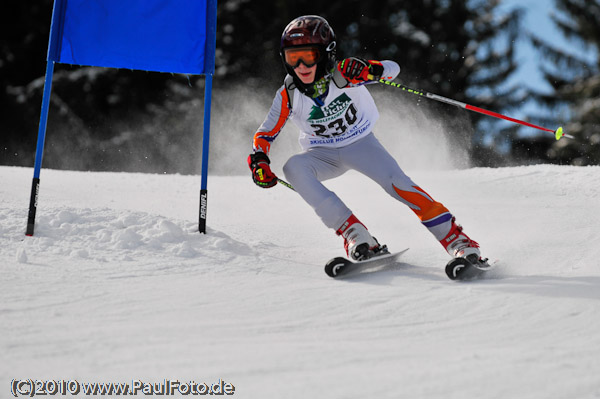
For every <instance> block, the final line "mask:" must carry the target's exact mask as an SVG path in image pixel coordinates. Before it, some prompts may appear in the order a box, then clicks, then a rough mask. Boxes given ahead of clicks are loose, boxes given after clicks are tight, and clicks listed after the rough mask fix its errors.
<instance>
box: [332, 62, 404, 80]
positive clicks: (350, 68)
mask: <svg viewBox="0 0 600 399" xmlns="http://www.w3.org/2000/svg"><path fill="white" fill-rule="evenodd" d="M399 73H400V66H399V65H398V63H396V62H394V61H389V60H385V61H376V60H365V59H363V58H358V57H350V58H346V59H344V60H342V61H340V62H338V64H337V67H336V69H335V71H334V76H333V80H334V82H335V84H336V85H337V86H338V87H347V86H350V87H352V86H361V85H363V84H366V83H370V82H376V81H378V80H379V79H385V80H393V79H394V78H395V77H396V76H398V74H399Z"/></svg>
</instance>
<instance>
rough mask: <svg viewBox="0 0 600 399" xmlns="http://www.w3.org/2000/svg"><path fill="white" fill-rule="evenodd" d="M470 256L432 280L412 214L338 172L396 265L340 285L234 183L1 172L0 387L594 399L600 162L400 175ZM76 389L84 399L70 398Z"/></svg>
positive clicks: (304, 240)
mask: <svg viewBox="0 0 600 399" xmlns="http://www.w3.org/2000/svg"><path fill="white" fill-rule="evenodd" d="M410 175H411V177H412V178H413V179H414V180H415V181H416V182H418V183H419V184H420V185H421V186H422V187H423V188H424V189H425V190H427V191H428V192H429V193H430V194H431V195H432V196H434V198H436V199H438V200H439V201H441V202H443V203H444V204H445V205H446V206H447V207H448V208H449V209H450V210H451V211H452V212H453V213H454V214H455V215H456V216H457V218H458V221H459V222H460V223H461V224H462V225H463V226H464V227H465V231H466V232H467V233H468V234H469V235H470V236H471V237H472V238H474V239H475V240H477V241H478V242H479V243H480V244H481V247H482V250H483V254H484V255H485V256H488V257H490V258H491V259H499V263H498V264H499V266H498V268H497V269H496V270H495V271H493V272H492V274H491V275H490V278H489V279H487V280H482V281H475V282H469V283H457V282H452V281H450V280H448V279H447V278H446V276H445V274H444V265H445V263H446V262H447V260H448V258H447V255H446V254H445V252H444V251H443V249H442V248H441V246H440V245H439V244H438V243H437V242H436V241H435V240H434V239H433V238H432V237H431V236H430V235H429V233H428V232H427V231H426V230H425V229H424V228H423V227H422V226H421V225H420V223H419V222H418V219H417V218H416V217H415V216H414V214H413V213H412V212H411V211H410V210H409V209H408V208H406V207H404V206H403V205H402V204H400V203H398V202H396V201H394V200H393V199H391V198H390V197H388V196H387V195H386V194H385V193H384V192H383V191H382V190H381V189H380V188H379V187H377V186H375V185H374V183H372V182H370V181H369V180H367V179H365V178H363V177H362V176H359V175H356V174H353V173H349V174H347V175H345V176H343V177H341V178H338V179H336V180H333V181H331V182H330V183H328V186H329V187H330V188H332V189H333V190H335V191H336V192H337V193H338V194H339V195H340V196H341V197H342V198H343V199H345V201H346V202H347V204H348V205H349V206H350V207H351V208H352V209H353V210H354V211H355V213H356V214H357V216H358V217H359V218H360V219H361V220H362V221H363V222H364V223H365V224H366V225H367V226H368V227H369V229H370V231H371V232H372V233H373V234H374V235H375V236H376V237H377V238H378V239H379V241H380V242H383V243H386V244H388V246H389V247H390V248H391V249H392V250H399V249H403V248H405V247H410V250H409V251H408V252H407V253H406V254H405V255H404V256H403V257H402V258H401V263H398V264H396V265H394V266H392V267H388V268H385V269H383V270H378V271H376V272H371V273H365V274H361V275H359V276H356V277H354V278H351V279H347V280H343V281H338V280H333V279H330V278H329V277H327V276H326V275H325V274H324V273H323V265H324V263H325V261H327V260H328V259H329V258H330V257H333V256H338V255H341V254H342V251H343V248H342V242H341V239H340V238H339V237H336V236H335V234H333V233H332V232H331V231H329V230H327V229H326V228H325V227H323V226H322V225H321V222H320V221H319V220H318V218H317V217H316V216H315V215H314V214H313V213H312V211H311V210H310V209H309V208H308V206H307V205H306V204H305V203H304V202H303V201H301V199H300V198H299V197H298V196H297V194H296V193H294V192H292V191H291V190H288V189H286V188H284V187H281V186H280V187H275V188H273V189H271V190H261V189H259V188H258V187H256V186H254V185H253V183H252V181H251V179H250V178H249V177H248V176H240V177H220V176H211V177H210V178H209V202H208V224H209V233H208V234H207V235H200V234H198V233H197V219H198V191H199V178H198V177H197V176H179V175H147V174H125V173H82V172H69V171H55V170H44V171H43V172H42V184H41V191H40V199H39V210H38V217H37V224H36V232H35V236H34V237H25V236H24V231H25V224H26V219H27V207H28V202H29V191H30V186H31V177H32V170H31V169H28V168H13V167H0V264H1V265H2V270H1V272H2V278H1V279H0V281H1V282H0V284H1V285H0V337H1V338H0V345H1V347H0V350H1V353H2V361H0V377H1V379H0V397H9V391H10V381H11V380H12V379H14V378H31V379H55V380H60V379H65V380H71V379H75V380H78V381H79V382H94V381H97V382H125V383H127V382H131V381H132V380H138V379H139V380H142V381H144V382H161V381H163V380H164V379H178V380H180V381H188V380H193V381H195V382H207V383H212V382H215V381H218V380H219V379H222V380H224V381H226V382H228V383H231V384H233V385H234V386H235V394H234V397H239V398H445V399H449V398H478V399H479V398H520V399H528V398H536V399H551V398H565V399H566V398H578V399H583V398H600V377H599V376H600V167H586V168H577V167H560V166H529V167H515V168H501V169H466V170H454V171H444V172H439V171H436V172H414V173H410ZM80 396H81V397H83V394H80Z"/></svg>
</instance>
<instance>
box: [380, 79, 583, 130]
mask: <svg viewBox="0 0 600 399" xmlns="http://www.w3.org/2000/svg"><path fill="white" fill-rule="evenodd" d="M372 77H373V76H372V75H369V78H370V79H372ZM377 82H379V83H383V84H386V85H388V86H392V87H396V88H399V89H402V90H403V91H407V92H409V93H412V94H417V95H419V96H424V97H427V98H430V99H432V100H435V101H439V102H443V103H446V104H450V105H454V106H456V107H459V108H464V109H468V110H469V111H474V112H478V113H480V114H484V115H488V116H493V117H494V118H499V119H505V120H507V121H510V122H514V123H518V124H520V125H524V126H529V127H532V128H535V129H539V130H543V131H544V132H550V133H553V134H554V137H555V138H556V140H560V138H561V137H563V136H564V137H568V138H570V139H572V138H574V137H573V136H571V135H570V134H566V133H564V132H563V128H562V126H560V127H558V129H556V130H552V129H547V128H545V127H541V126H537V125H534V124H533V123H529V122H525V121H522V120H519V119H515V118H511V117H510V116H506V115H502V114H499V113H497V112H493V111H488V110H485V109H483V108H479V107H475V106H473V105H469V104H465V103H463V102H460V101H456V100H452V99H450V98H446V97H442V96H439V95H437V94H433V93H428V92H426V91H423V90H415V89H411V88H410V87H408V86H405V85H403V84H401V83H395V82H390V81H389V80H385V79H379V80H378V81H377Z"/></svg>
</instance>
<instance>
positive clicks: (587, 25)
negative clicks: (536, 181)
mask: <svg viewBox="0 0 600 399" xmlns="http://www.w3.org/2000/svg"><path fill="white" fill-rule="evenodd" d="M555 3H556V6H557V10H558V12H557V13H556V14H554V15H553V16H552V20H553V22H554V24H555V25H556V27H557V29H559V30H560V31H561V32H562V33H563V34H564V36H565V37H567V38H568V39H570V40H571V42H572V43H573V48H571V49H570V51H568V52H567V51H564V50H561V49H558V48H556V47H555V46H553V44H552V43H548V42H547V41H545V40H544V39H543V38H538V37H536V36H532V37H531V40H532V42H533V43H534V46H535V47H537V48H539V49H540V52H541V53H542V56H543V60H544V61H545V63H542V64H540V68H541V69H542V71H543V73H544V77H545V79H546V80H547V81H548V83H550V85H551V87H552V89H553V91H552V93H549V94H541V93H539V92H534V98H535V99H536V100H537V101H538V102H539V103H540V104H542V105H544V106H546V107H547V108H549V109H550V110H551V111H553V114H551V115H553V116H554V117H547V118H546V119H547V122H548V123H550V124H554V125H556V126H558V125H560V124H562V123H564V122H565V121H564V120H561V118H562V117H563V116H564V115H568V120H567V121H566V124H565V125H564V127H565V130H566V131H568V132H569V133H570V134H572V135H573V136H575V137H576V138H575V140H560V141H558V142H554V143H553V144H552V146H551V148H550V149H549V151H547V153H546V154H545V155H546V160H547V161H549V162H554V163H560V164H573V165H592V164H594V165H597V164H600V58H598V56H597V55H598V54H599V53H600V0H555ZM594 54H595V55H596V57H593V56H591V55H594ZM592 58H595V61H591V59H592Z"/></svg>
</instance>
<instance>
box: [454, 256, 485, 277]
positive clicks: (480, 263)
mask: <svg viewBox="0 0 600 399" xmlns="http://www.w3.org/2000/svg"><path fill="white" fill-rule="evenodd" d="M492 267H493V264H489V263H488V260H487V258H486V259H482V258H480V257H478V256H477V255H469V256H467V257H466V258H454V259H452V260H451V261H450V262H448V264H446V275H447V276H448V278H450V280H460V281H466V280H475V279H479V278H482V277H483V276H484V274H485V273H486V272H487V271H489V270H490V269H492Z"/></svg>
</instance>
